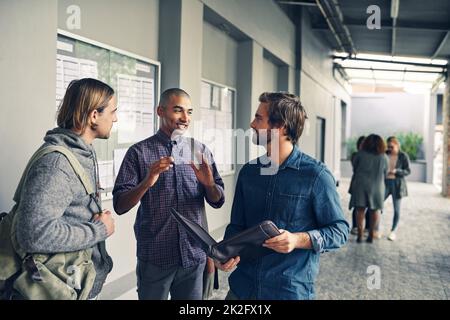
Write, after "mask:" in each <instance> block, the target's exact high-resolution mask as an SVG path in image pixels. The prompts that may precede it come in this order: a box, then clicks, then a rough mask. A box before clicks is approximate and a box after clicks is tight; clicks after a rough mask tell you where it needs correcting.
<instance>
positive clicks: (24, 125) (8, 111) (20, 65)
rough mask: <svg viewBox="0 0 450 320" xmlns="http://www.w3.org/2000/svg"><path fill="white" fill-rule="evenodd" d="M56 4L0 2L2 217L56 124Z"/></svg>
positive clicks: (23, 0)
mask: <svg viewBox="0 0 450 320" xmlns="http://www.w3.org/2000/svg"><path fill="white" fill-rule="evenodd" d="M56 17H57V2H56V0H42V1H34V0H16V1H0V30H1V34H0V39H1V41H0V74H1V77H0V97H1V99H0V111H1V116H0V145H1V148H2V150H3V152H2V156H1V157H0V168H1V176H0V181H1V183H0V211H1V212H3V211H9V210H10V209H11V208H12V205H13V201H12V197H13V194H14V191H15V189H16V186H17V184H18V182H19V179H20V176H21V174H22V171H23V170H24V168H25V165H26V163H27V162H28V159H29V158H30V157H31V155H32V154H33V152H34V151H35V150H36V149H37V147H38V146H39V145H40V144H41V143H42V142H43V140H42V138H43V137H44V135H45V133H46V131H47V130H48V129H50V128H51V127H52V126H53V123H54V120H55V99H56V85H55V84H56V62H55V61H56V23H57V21H56Z"/></svg>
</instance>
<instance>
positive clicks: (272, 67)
mask: <svg viewBox="0 0 450 320" xmlns="http://www.w3.org/2000/svg"><path fill="white" fill-rule="evenodd" d="M263 91H268V92H276V91H278V66H277V65H276V64H275V63H273V62H272V61H270V60H269V59H264V64H263Z"/></svg>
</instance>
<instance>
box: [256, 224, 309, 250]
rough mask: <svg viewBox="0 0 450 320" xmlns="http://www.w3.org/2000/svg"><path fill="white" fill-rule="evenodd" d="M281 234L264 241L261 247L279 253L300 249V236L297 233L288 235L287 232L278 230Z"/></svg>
mask: <svg viewBox="0 0 450 320" xmlns="http://www.w3.org/2000/svg"><path fill="white" fill-rule="evenodd" d="M280 231H281V234H280V235H278V236H276V237H273V238H270V239H268V240H266V241H265V242H264V243H263V247H266V248H269V249H272V250H274V251H276V252H279V253H289V252H291V251H292V250H294V249H295V248H299V247H300V241H301V239H300V235H301V234H298V233H290V232H289V231H286V230H283V229H280Z"/></svg>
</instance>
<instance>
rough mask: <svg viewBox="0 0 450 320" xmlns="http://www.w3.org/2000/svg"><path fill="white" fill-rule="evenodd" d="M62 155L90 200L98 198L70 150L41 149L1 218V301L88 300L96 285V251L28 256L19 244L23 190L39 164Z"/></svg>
mask: <svg viewBox="0 0 450 320" xmlns="http://www.w3.org/2000/svg"><path fill="white" fill-rule="evenodd" d="M51 152H59V153H61V154H63V155H64V156H65V157H66V158H67V160H68V161H69V163H70V164H71V166H72V168H73V170H74V171H75V173H76V175H77V176H78V178H79V179H80V181H81V183H82V184H83V186H84V189H85V190H86V193H87V194H88V195H90V196H92V195H94V192H95V190H94V188H93V187H92V184H91V181H90V179H89V176H88V175H87V174H86V171H85V170H84V168H83V167H82V165H81V164H80V162H79V161H78V160H77V158H76V157H75V156H74V154H73V153H72V152H71V151H70V150H69V149H67V148H65V147H62V146H46V147H42V148H40V149H38V150H37V151H36V152H35V153H34V155H33V156H32V157H31V159H30V161H29V162H28V164H27V167H26V168H25V171H24V172H23V175H22V178H21V179H20V183H19V186H18V187H17V189H16V192H15V194H14V201H15V203H16V204H15V205H14V207H13V208H12V210H11V211H10V212H9V213H8V214H5V213H3V214H2V215H1V216H0V299H12V298H17V299H27V300H85V299H87V298H88V295H89V293H90V291H91V289H92V286H93V284H94V280H95V276H96V272H95V268H94V264H93V262H92V259H91V256H92V249H86V250H80V251H75V252H62V253H55V254H37V253H33V254H28V253H26V252H24V251H23V250H22V249H21V248H20V246H19V244H18V243H17V240H16V233H15V229H16V228H15V224H16V219H15V217H16V214H17V210H18V207H19V202H20V199H21V196H22V194H21V193H22V187H23V184H24V182H25V180H26V177H27V174H28V172H29V170H30V168H31V167H32V165H33V164H34V162H35V161H36V160H38V159H39V158H41V157H42V156H44V155H46V154H48V153H51Z"/></svg>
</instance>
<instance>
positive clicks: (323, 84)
mask: <svg viewBox="0 0 450 320" xmlns="http://www.w3.org/2000/svg"><path fill="white" fill-rule="evenodd" d="M302 18H303V19H302V25H301V26H302V28H301V59H302V60H301V65H302V70H301V74H300V98H301V101H302V104H303V105H304V107H305V109H306V112H307V115H308V118H309V119H308V120H307V125H306V126H305V131H304V133H303V136H302V137H301V138H300V143H299V145H300V148H301V149H302V150H303V151H304V152H305V153H307V154H309V155H311V156H313V157H315V154H316V118H317V117H321V118H324V119H325V121H326V124H325V129H326V132H325V164H326V165H327V167H328V168H329V169H330V171H331V172H332V173H333V174H334V176H335V178H336V179H339V178H340V163H339V161H337V160H336V159H340V154H341V148H340V136H341V130H340V126H341V100H342V101H345V102H346V103H347V106H349V105H350V95H349V92H347V91H346V89H344V87H343V86H341V85H340V84H339V83H338V81H337V80H336V79H335V78H334V76H333V62H332V60H331V59H330V55H331V52H330V50H329V48H328V45H327V44H326V43H325V42H324V40H322V39H321V37H320V35H319V34H317V33H316V32H315V31H314V30H312V29H311V27H310V21H309V17H308V15H307V14H306V13H304V14H303V15H302Z"/></svg>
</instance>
